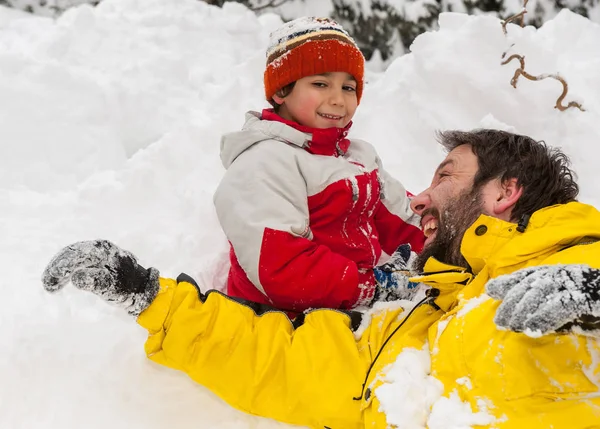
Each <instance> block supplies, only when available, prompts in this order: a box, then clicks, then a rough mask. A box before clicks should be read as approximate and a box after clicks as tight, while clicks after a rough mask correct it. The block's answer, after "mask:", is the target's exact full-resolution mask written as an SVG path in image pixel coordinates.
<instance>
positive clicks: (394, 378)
mask: <svg viewBox="0 0 600 429" xmlns="http://www.w3.org/2000/svg"><path fill="white" fill-rule="evenodd" d="M430 365H431V362H430V360H429V347H428V345H427V344H425V346H423V348H422V349H421V350H417V349H415V348H406V349H405V350H403V351H402V353H400V354H399V355H398V358H397V359H396V362H394V364H392V365H390V366H388V367H387V368H386V369H384V370H383V372H384V373H385V374H384V375H383V380H384V381H385V383H383V384H382V385H380V386H379V387H377V388H376V389H375V395H376V396H377V399H379V403H380V404H381V409H383V410H385V412H386V419H387V423H388V425H389V426H392V425H393V426H395V427H398V428H402V429H424V428H425V424H426V423H427V418H428V415H429V409H430V408H431V407H432V406H433V404H434V403H435V402H436V401H438V400H439V399H440V397H441V395H442V393H443V391H444V386H443V384H442V382H441V381H439V380H438V379H436V378H435V377H432V376H431V375H429V371H430Z"/></svg>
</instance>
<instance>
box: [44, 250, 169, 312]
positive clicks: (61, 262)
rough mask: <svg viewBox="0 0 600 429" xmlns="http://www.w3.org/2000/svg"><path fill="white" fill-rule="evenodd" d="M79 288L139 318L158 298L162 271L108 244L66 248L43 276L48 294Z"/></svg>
mask: <svg viewBox="0 0 600 429" xmlns="http://www.w3.org/2000/svg"><path fill="white" fill-rule="evenodd" d="M69 280H70V281H71V282H72V283H73V285H75V287H77V288H79V289H81V290H87V291H90V292H93V293H95V294H96V295H98V296H99V297H101V298H102V299H104V300H105V301H108V302H112V303H115V304H116V305H118V306H119V307H121V308H124V309H125V310H127V311H128V312H129V314H131V315H133V316H138V315H139V314H140V313H141V312H142V311H144V310H145V309H146V308H147V307H148V306H149V305H150V303H152V301H153V300H154V298H155V297H156V294H157V293H158V289H159V283H158V270H156V269H155V268H149V269H146V268H144V267H142V266H140V265H139V264H138V263H137V260H136V258H135V256H133V255H132V254H131V253H129V252H128V251H126V250H122V249H120V248H118V247H117V246H115V245H114V244H113V243H111V242H110V241H107V240H93V241H80V242H78V243H75V244H71V245H70V246H67V247H65V248H63V249H62V250H61V251H60V252H58V253H57V254H56V256H54V258H52V260H51V261H50V263H49V264H48V266H47V267H46V269H45V270H44V273H43V275H42V283H43V284H44V288H45V289H46V290H47V291H48V292H56V291H58V290H60V289H62V288H63V287H64V286H65V285H66V284H67V283H68V282H69Z"/></svg>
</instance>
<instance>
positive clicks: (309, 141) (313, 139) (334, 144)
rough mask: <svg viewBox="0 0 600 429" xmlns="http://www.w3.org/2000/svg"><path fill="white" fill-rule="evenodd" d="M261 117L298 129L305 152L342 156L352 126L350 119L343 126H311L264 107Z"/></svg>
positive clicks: (347, 144)
mask: <svg viewBox="0 0 600 429" xmlns="http://www.w3.org/2000/svg"><path fill="white" fill-rule="evenodd" d="M261 119H262V120H263V121H270V122H276V123H280V124H285V125H287V126H288V127H291V128H293V129H294V130H297V131H300V132H301V133H303V134H304V136H305V137H304V139H303V144H302V147H303V148H304V149H305V150H306V151H307V152H310V153H312V154H315V155H326V156H343V155H344V154H345V153H346V152H347V151H348V148H349V147H350V140H348V139H347V138H346V136H347V135H348V131H349V130H350V127H351V126H352V121H350V123H349V124H348V125H346V126H345V127H344V128H335V127H332V128H311V127H305V126H303V125H300V124H298V123H297V122H293V121H288V120H287V119H283V118H282V117H281V116H279V115H278V114H277V113H275V112H274V111H273V109H264V110H263V111H262V114H261ZM290 143H294V142H290Z"/></svg>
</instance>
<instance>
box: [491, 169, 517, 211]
mask: <svg viewBox="0 0 600 429" xmlns="http://www.w3.org/2000/svg"><path fill="white" fill-rule="evenodd" d="M521 195H523V187H522V186H521V185H519V183H518V182H517V179H516V178H512V179H507V180H505V181H504V182H502V183H501V184H500V189H499V190H498V196H497V198H496V201H495V202H494V209H493V210H494V215H496V216H497V217H499V218H502V219H506V220H510V219H511V218H512V209H513V207H514V206H515V204H517V201H519V198H521Z"/></svg>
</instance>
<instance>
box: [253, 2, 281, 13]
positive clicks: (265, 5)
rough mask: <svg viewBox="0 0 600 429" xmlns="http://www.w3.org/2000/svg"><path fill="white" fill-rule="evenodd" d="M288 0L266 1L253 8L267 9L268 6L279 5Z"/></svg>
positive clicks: (254, 9) (255, 9)
mask: <svg viewBox="0 0 600 429" xmlns="http://www.w3.org/2000/svg"><path fill="white" fill-rule="evenodd" d="M287 2H288V0H279V2H278V1H277V0H271V1H269V2H268V3H265V4H263V5H261V6H255V7H253V8H251V9H252V10H253V11H255V12H256V11H257V10H261V9H266V8H268V7H279V6H281V5H282V4H284V3H287Z"/></svg>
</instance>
